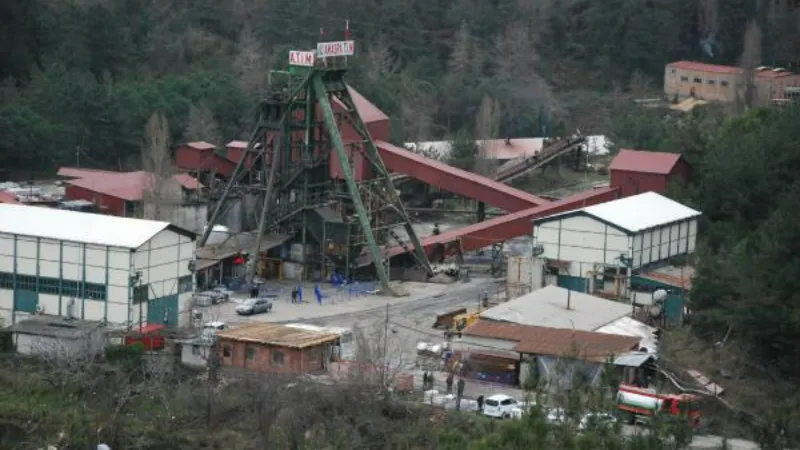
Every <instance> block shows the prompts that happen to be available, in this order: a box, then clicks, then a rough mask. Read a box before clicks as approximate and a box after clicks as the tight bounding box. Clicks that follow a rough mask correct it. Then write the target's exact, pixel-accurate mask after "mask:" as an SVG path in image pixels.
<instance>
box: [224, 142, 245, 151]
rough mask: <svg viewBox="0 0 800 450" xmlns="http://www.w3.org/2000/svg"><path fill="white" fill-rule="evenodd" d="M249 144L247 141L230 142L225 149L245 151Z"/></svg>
mask: <svg viewBox="0 0 800 450" xmlns="http://www.w3.org/2000/svg"><path fill="white" fill-rule="evenodd" d="M247 144H248V142H247V141H230V142H228V143H227V144H225V147H228V148H237V149H242V150H244V149H246V148H247Z"/></svg>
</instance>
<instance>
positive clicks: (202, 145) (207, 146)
mask: <svg viewBox="0 0 800 450" xmlns="http://www.w3.org/2000/svg"><path fill="white" fill-rule="evenodd" d="M185 145H186V146H187V147H191V148H194V149H197V150H214V149H215V148H217V146H216V145H214V144H211V143H208V142H206V141H196V142H187V143H186V144H185Z"/></svg>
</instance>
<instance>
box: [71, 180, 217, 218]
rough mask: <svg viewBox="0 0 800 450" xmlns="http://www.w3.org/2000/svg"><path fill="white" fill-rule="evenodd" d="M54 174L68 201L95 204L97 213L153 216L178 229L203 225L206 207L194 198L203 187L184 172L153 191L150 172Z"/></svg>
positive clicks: (123, 215)
mask: <svg viewBox="0 0 800 450" xmlns="http://www.w3.org/2000/svg"><path fill="white" fill-rule="evenodd" d="M58 175H59V176H61V177H65V178H67V180H66V181H64V185H65V189H64V190H65V197H66V199H67V200H68V201H76V200H85V201H89V202H92V203H94V204H95V206H96V207H97V210H99V211H100V212H101V213H105V214H110V215H114V216H120V217H134V218H153V217H156V216H158V217H157V218H158V219H160V220H164V221H167V222H170V223H174V224H176V225H178V226H180V227H182V228H186V229H189V230H192V231H199V230H201V229H202V227H203V226H204V225H205V222H206V215H207V206H206V205H205V203H202V202H200V201H198V191H199V190H200V189H201V188H202V187H203V185H202V184H200V183H199V182H198V181H197V179H195V178H194V177H192V176H190V175H188V174H176V175H174V176H172V177H171V178H170V179H169V180H164V181H162V182H161V185H160V186H158V190H159V193H158V197H159V198H158V200H157V201H151V197H153V196H154V195H155V194H153V193H152V191H153V190H154V189H155V181H154V180H155V177H154V175H152V174H150V173H147V172H144V171H138V172H113V171H108V170H96V169H79V168H73V167H62V168H60V169H59V170H58Z"/></svg>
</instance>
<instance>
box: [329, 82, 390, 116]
mask: <svg viewBox="0 0 800 450" xmlns="http://www.w3.org/2000/svg"><path fill="white" fill-rule="evenodd" d="M347 90H348V92H350V97H351V98H352V99H353V103H354V104H355V107H356V110H357V111H358V114H359V115H360V116H361V120H362V121H363V122H364V123H365V124H366V123H372V122H380V121H382V120H389V116H387V115H386V114H384V113H383V111H381V110H380V109H378V107H377V106H375V105H373V104H372V103H371V102H370V101H369V100H367V99H366V98H365V97H364V96H363V95H361V94H359V92H358V91H357V90H355V89H353V87H352V86H350V85H348V86H347ZM333 102H334V103H336V104H337V105H339V106H340V107H342V108H344V103H342V102H341V101H340V100H339V99H338V98H336V97H333Z"/></svg>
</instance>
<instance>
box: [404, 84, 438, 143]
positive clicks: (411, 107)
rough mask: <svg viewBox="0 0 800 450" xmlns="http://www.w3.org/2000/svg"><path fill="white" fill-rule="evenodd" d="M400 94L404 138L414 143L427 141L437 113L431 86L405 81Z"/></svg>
mask: <svg viewBox="0 0 800 450" xmlns="http://www.w3.org/2000/svg"><path fill="white" fill-rule="evenodd" d="M401 92H402V98H403V99H404V100H403V103H402V107H401V111H400V112H401V120H402V122H403V130H404V131H405V135H406V137H407V138H408V139H410V140H412V141H414V142H418V141H424V140H427V139H429V138H430V137H431V136H432V135H433V126H434V117H435V115H436V112H437V104H436V97H435V95H434V88H433V86H431V85H430V84H426V83H419V82H413V81H410V80H407V79H405V80H404V82H403V85H402V87H401Z"/></svg>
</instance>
